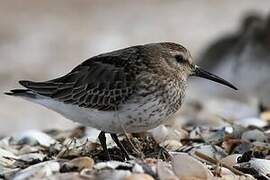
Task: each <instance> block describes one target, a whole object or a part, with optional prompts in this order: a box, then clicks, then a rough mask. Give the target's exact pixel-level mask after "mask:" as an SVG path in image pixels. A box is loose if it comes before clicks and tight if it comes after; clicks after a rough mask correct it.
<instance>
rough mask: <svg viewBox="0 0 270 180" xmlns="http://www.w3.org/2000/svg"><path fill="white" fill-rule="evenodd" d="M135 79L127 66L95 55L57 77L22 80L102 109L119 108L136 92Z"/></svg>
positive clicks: (42, 92) (38, 90)
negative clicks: (98, 59) (125, 67)
mask: <svg viewBox="0 0 270 180" xmlns="http://www.w3.org/2000/svg"><path fill="white" fill-rule="evenodd" d="M103 58H104V57H103ZM133 83H134V82H132V80H130V78H128V77H127V72H125V70H124V68H123V67H117V66H115V64H113V63H104V62H102V61H95V60H92V59H89V60H87V61H85V62H84V63H82V64H81V65H79V66H77V67H76V68H74V69H73V70H72V71H71V72H70V73H69V74H67V75H65V76H63V77H60V78H57V79H54V80H50V81H45V82H31V81H20V84H22V85H23V86H24V87H26V88H28V89H30V90H32V91H34V92H36V93H38V94H40V95H43V96H47V97H50V98H53V99H55V100H58V101H61V102H64V103H67V104H73V105H78V106H80V107H85V108H94V109H98V110H114V109H117V108H118V106H119V104H121V103H124V102H125V101H126V100H127V98H128V97H129V96H130V95H131V94H132V93H133V91H134V90H133Z"/></svg>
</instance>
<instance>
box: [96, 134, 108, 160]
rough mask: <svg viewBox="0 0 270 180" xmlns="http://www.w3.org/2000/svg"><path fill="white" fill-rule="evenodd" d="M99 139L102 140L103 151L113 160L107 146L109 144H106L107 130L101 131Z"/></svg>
mask: <svg viewBox="0 0 270 180" xmlns="http://www.w3.org/2000/svg"><path fill="white" fill-rule="evenodd" d="M98 139H99V141H100V144H101V146H102V149H103V151H104V152H105V154H106V156H107V158H108V160H111V156H110V154H109V151H108V148H107V144H106V136H105V132H103V131H101V132H100V133H99V135H98Z"/></svg>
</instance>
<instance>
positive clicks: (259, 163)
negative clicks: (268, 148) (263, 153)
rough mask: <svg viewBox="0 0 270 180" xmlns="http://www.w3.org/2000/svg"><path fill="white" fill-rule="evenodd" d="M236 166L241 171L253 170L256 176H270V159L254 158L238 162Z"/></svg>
mask: <svg viewBox="0 0 270 180" xmlns="http://www.w3.org/2000/svg"><path fill="white" fill-rule="evenodd" d="M235 167H237V169H239V170H241V171H245V172H250V173H251V172H253V174H255V175H256V176H262V177H268V178H270V160H266V159H257V158H253V159H251V160H250V161H248V162H243V163H238V164H236V165H235ZM254 170H255V171H256V172H254Z"/></svg>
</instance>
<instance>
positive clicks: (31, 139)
mask: <svg viewBox="0 0 270 180" xmlns="http://www.w3.org/2000/svg"><path fill="white" fill-rule="evenodd" d="M14 140H15V141H17V142H18V143H20V142H22V141H25V142H28V143H30V145H35V144H37V143H38V144H40V145H42V146H45V147H49V146H50V145H52V144H54V143H56V141H55V140H54V139H53V138H51V137H50V136H48V135H47V134H45V133H43V132H40V131H37V130H29V131H25V132H22V133H19V134H16V135H14Z"/></svg>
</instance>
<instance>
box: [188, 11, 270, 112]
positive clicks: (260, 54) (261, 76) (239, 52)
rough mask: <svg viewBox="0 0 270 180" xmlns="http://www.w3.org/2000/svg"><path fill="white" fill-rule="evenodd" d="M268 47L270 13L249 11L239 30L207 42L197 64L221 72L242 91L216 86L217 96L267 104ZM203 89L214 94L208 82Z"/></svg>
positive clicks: (269, 85)
mask: <svg viewBox="0 0 270 180" xmlns="http://www.w3.org/2000/svg"><path fill="white" fill-rule="evenodd" d="M269 49H270V14H269V15H268V17H263V16H262V15H259V14H257V13H252V14H250V15H248V16H246V18H245V19H244V20H243V22H242V25H241V27H240V29H239V30H238V32H235V33H233V34H230V35H226V36H224V37H221V38H219V39H218V40H217V41H216V42H213V43H212V44H210V45H209V46H208V47H207V48H206V49H205V50H204V51H203V53H202V54H201V55H200V56H199V58H198V64H199V65H201V66H206V67H208V68H209V69H210V70H211V71H212V72H214V73H217V74H219V75H222V77H224V78H226V79H227V80H229V81H231V82H233V83H235V84H237V85H238V87H239V88H240V89H241V90H242V91H241V92H242V93H241V96H239V94H237V95H236V94H232V93H230V92H229V91H227V92H226V90H225V91H224V90H221V89H215V92H216V93H217V94H216V95H217V96H218V97H221V96H225V97H232V98H233V99H234V100H235V99H238V100H241V101H248V102H252V103H254V100H256V104H254V105H260V103H263V104H264V105H266V106H268V107H270V97H269V92H270V76H269V72H270V51H269ZM198 84H201V83H199V82H198ZM194 85H195V84H193V86H194ZM195 86H196V85H195ZM200 87H201V86H200ZM200 92H202V91H201V90H200ZM205 92H206V93H207V92H210V94H211V96H213V92H211V90H210V89H209V85H208V86H206V87H205ZM258 103H259V104H258Z"/></svg>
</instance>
